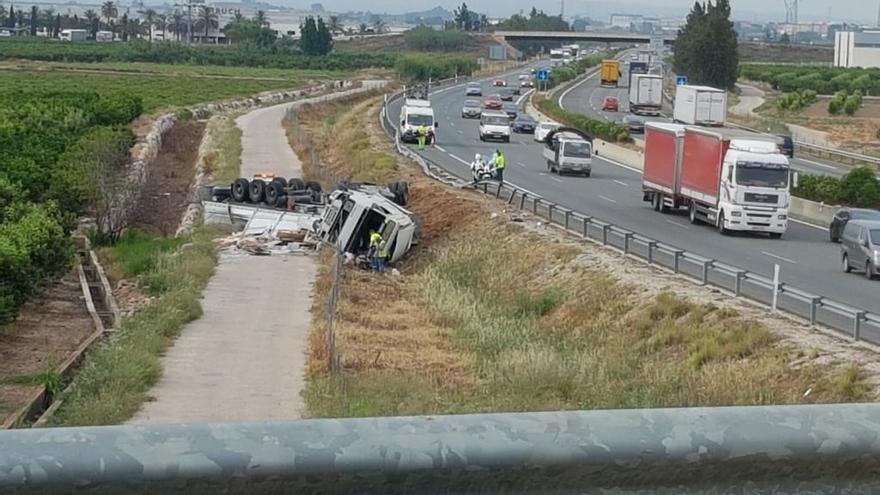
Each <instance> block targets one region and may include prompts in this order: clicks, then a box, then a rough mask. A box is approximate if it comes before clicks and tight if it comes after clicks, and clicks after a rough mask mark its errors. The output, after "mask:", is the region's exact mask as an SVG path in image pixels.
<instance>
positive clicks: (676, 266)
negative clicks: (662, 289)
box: [672, 249, 684, 273]
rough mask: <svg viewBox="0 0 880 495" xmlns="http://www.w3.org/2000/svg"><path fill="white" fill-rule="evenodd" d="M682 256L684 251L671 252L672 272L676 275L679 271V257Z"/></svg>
mask: <svg viewBox="0 0 880 495" xmlns="http://www.w3.org/2000/svg"><path fill="white" fill-rule="evenodd" d="M682 254H684V251H682V250H681V249H676V250H675V251H673V252H672V272H673V273H678V272H679V271H680V270H681V267H680V265H681V255H682Z"/></svg>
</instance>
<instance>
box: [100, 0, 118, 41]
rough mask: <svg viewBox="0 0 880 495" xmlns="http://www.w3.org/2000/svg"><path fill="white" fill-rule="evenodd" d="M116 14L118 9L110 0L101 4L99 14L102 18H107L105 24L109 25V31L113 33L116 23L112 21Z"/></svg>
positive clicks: (114, 32)
mask: <svg viewBox="0 0 880 495" xmlns="http://www.w3.org/2000/svg"><path fill="white" fill-rule="evenodd" d="M118 14H119V11H118V10H117V8H116V4H115V3H113V2H112V1H109V0H108V1H106V2H104V3H103V4H102V5H101V16H103V17H104V19H107V25H109V26H110V31H112V32H113V34H116V23H115V22H113V20H114V19H116V16H117V15H118Z"/></svg>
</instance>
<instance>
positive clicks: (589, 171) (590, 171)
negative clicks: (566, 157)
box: [584, 170, 593, 178]
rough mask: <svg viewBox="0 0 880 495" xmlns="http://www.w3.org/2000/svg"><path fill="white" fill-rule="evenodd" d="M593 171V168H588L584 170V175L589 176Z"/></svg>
mask: <svg viewBox="0 0 880 495" xmlns="http://www.w3.org/2000/svg"><path fill="white" fill-rule="evenodd" d="M591 173H593V171H592V170H588V171H586V172H584V177H587V178H589V177H590V174H591Z"/></svg>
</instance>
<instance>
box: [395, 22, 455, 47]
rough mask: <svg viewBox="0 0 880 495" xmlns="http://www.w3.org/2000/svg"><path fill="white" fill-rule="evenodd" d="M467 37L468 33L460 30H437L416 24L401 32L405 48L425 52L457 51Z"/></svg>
mask: <svg viewBox="0 0 880 495" xmlns="http://www.w3.org/2000/svg"><path fill="white" fill-rule="evenodd" d="M468 39H469V36H468V34H467V33H464V32H462V31H457V30H449V31H438V30H436V29H433V28H430V27H428V26H418V27H415V28H413V29H410V30H409V31H407V32H405V33H403V41H404V43H406V47H407V48H409V49H410V50H418V51H425V52H454V51H459V50H461V49H462V48H464V46H465V45H466V44H467V42H468Z"/></svg>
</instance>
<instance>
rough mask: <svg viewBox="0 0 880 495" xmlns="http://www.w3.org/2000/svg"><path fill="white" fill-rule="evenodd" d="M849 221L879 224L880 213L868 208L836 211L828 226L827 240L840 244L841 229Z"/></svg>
mask: <svg viewBox="0 0 880 495" xmlns="http://www.w3.org/2000/svg"><path fill="white" fill-rule="evenodd" d="M850 220H868V221H874V222H880V211H877V210H872V209H869V208H849V207H847V208H841V209H839V210H837V213H835V214H834V217H833V218H832V219H831V224H830V225H829V226H828V238H829V239H830V240H831V242H840V235H841V234H842V233H843V228H844V227H846V224H847V223H848V222H849V221H850Z"/></svg>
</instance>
